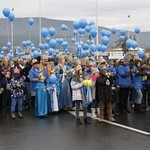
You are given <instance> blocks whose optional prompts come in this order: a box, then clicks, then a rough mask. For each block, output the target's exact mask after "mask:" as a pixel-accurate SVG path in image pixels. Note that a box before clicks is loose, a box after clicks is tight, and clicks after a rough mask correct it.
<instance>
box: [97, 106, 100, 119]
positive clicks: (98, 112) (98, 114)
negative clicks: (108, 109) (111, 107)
mask: <svg viewBox="0 0 150 150" xmlns="http://www.w3.org/2000/svg"><path fill="white" fill-rule="evenodd" d="M99 116H100V108H97V117H98V118H99Z"/></svg>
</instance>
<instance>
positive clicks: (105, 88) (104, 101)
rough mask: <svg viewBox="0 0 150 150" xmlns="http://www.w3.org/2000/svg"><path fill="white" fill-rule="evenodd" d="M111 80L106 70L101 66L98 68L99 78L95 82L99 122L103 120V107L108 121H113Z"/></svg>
mask: <svg viewBox="0 0 150 150" xmlns="http://www.w3.org/2000/svg"><path fill="white" fill-rule="evenodd" d="M112 83H113V81H112V78H111V76H110V74H109V73H108V68H107V67H105V66H103V67H100V76H99V77H98V78H97V80H96V100H98V101H100V118H99V122H102V121H103V119H104V111H105V107H107V115H108V119H109V121H115V119H114V118H113V116H112V105H111V98H112V95H111V94H112V90H111V87H112Z"/></svg>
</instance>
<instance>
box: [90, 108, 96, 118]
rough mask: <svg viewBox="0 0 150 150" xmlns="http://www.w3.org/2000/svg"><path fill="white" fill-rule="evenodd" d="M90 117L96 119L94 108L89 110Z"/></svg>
mask: <svg viewBox="0 0 150 150" xmlns="http://www.w3.org/2000/svg"><path fill="white" fill-rule="evenodd" d="M91 117H92V118H96V114H95V108H91Z"/></svg>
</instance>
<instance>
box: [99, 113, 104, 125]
mask: <svg viewBox="0 0 150 150" xmlns="http://www.w3.org/2000/svg"><path fill="white" fill-rule="evenodd" d="M103 120H104V117H103V116H101V115H100V117H99V119H98V122H100V123H101V122H103Z"/></svg>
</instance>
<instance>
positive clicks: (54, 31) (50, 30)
mask: <svg viewBox="0 0 150 150" xmlns="http://www.w3.org/2000/svg"><path fill="white" fill-rule="evenodd" d="M55 33H56V30H55V28H54V27H51V28H49V34H50V36H54V35H55Z"/></svg>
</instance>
